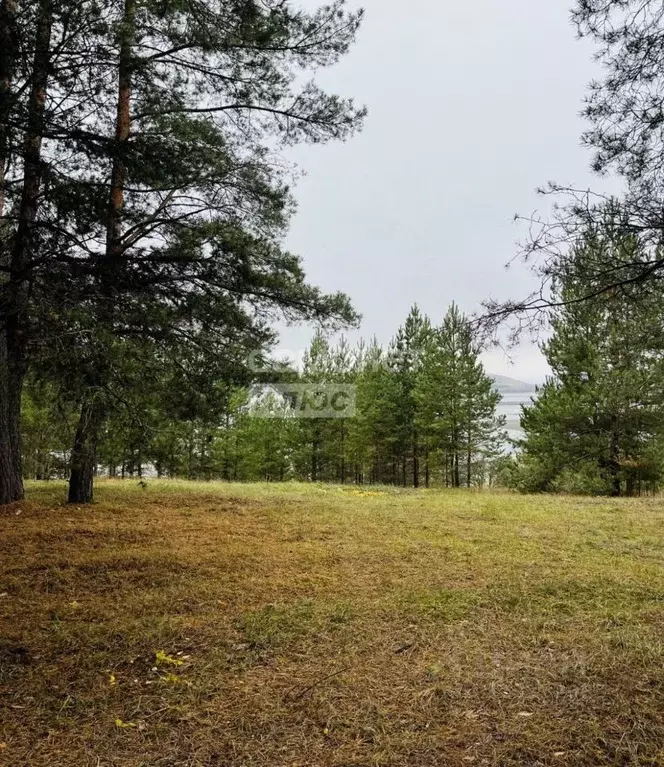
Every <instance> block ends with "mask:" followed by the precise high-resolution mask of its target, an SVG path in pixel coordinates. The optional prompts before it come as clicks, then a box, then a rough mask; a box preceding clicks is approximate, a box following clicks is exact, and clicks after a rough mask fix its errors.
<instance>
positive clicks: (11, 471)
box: [0, 331, 23, 505]
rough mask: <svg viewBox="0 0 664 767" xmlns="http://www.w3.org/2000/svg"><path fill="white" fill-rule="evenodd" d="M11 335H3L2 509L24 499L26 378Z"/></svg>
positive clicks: (0, 374)
mask: <svg viewBox="0 0 664 767" xmlns="http://www.w3.org/2000/svg"><path fill="white" fill-rule="evenodd" d="M10 337H11V334H8V333H7V332H4V331H3V332H2V333H0V505H4V504H7V503H13V502H14V501H20V500H21V499H22V498H23V474H22V470H21V390H22V382H23V374H22V371H21V369H20V368H19V369H17V368H16V365H14V364H12V362H11V357H12V356H13V355H12V354H11V353H10V350H9V349H8V342H9V341H10Z"/></svg>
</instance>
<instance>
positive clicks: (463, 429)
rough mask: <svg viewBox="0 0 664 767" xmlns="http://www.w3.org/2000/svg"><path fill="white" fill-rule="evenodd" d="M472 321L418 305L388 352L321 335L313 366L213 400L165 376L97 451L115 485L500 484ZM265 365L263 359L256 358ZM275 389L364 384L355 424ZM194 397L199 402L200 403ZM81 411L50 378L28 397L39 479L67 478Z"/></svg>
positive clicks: (109, 427)
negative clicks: (302, 406) (436, 317)
mask: <svg viewBox="0 0 664 767" xmlns="http://www.w3.org/2000/svg"><path fill="white" fill-rule="evenodd" d="M480 351H481V348H480V345H479V343H478V342H477V340H476V338H475V332H474V330H473V327H472V325H471V323H470V321H469V320H468V319H467V318H466V317H464V316H463V315H462V314H461V312H460V311H459V309H458V308H457V307H456V306H452V307H451V308H450V309H449V311H448V312H447V314H446V316H445V317H444V319H443V322H442V323H441V325H440V326H438V327H436V326H433V325H432V323H431V322H430V320H429V319H428V318H427V317H426V316H423V315H422V314H421V313H420V312H419V310H418V309H417V308H416V307H414V308H413V309H412V310H411V312H410V314H409V316H408V318H407V319H406V321H405V323H404V324H403V326H402V327H401V328H400V329H399V330H398V332H397V334H396V336H395V337H394V339H393V340H392V342H391V343H390V344H389V345H388V347H387V348H383V347H381V345H380V344H379V343H378V342H377V341H375V340H374V341H371V342H369V343H364V342H361V343H359V344H358V345H357V346H355V347H351V346H350V345H349V344H348V343H347V342H346V341H345V340H343V339H342V340H341V341H340V342H339V343H338V344H336V345H331V344H330V342H329V341H328V340H327V339H326V338H325V336H324V335H323V334H322V333H321V332H318V333H317V334H316V336H315V338H314V340H313V342H312V344H311V346H310V348H309V349H308V350H307V351H306V353H305V355H304V359H303V364H302V367H301V369H300V370H298V369H295V368H293V367H291V366H289V365H284V364H280V365H274V364H272V365H270V364H269V362H268V361H267V360H266V361H265V362H264V363H263V364H264V367H263V370H262V372H256V378H257V379H258V380H260V379H261V378H262V379H263V380H264V381H266V382H267V383H264V384H262V385H261V386H260V387H256V386H251V385H247V386H232V385H228V384H226V383H224V382H222V381H217V382H216V383H215V385H213V386H212V387H207V390H206V394H205V397H204V400H205V401H204V402H202V401H200V397H201V394H200V390H198V391H196V390H194V389H189V390H187V388H186V387H185V386H183V379H182V377H181V376H178V375H177V374H175V371H172V374H171V375H169V376H162V377H155V378H152V379H150V380H146V381H145V384H144V385H143V386H140V387H136V388H135V389H134V390H133V391H132V401H131V402H125V403H122V402H118V403H117V405H116V407H115V408H114V409H113V412H112V413H111V414H110V415H109V417H108V419H107V421H106V423H105V426H104V429H103V431H102V434H101V435H100V441H99V445H98V453H97V461H98V464H99V470H100V471H103V472H104V473H107V474H108V475H110V476H118V475H120V476H125V477H126V476H133V477H141V476H144V475H145V476H147V475H148V474H149V475H150V476H154V475H158V476H169V477H186V478H190V479H225V480H234V481H245V480H265V481H284V480H290V479H297V480H304V481H314V482H316V481H327V482H340V483H345V482H348V483H351V482H352V483H358V484H364V483H385V484H395V485H403V486H413V487H418V486H431V485H435V486H447V487H463V486H465V487H470V486H479V485H483V484H485V483H487V482H491V481H492V479H493V473H494V465H495V461H496V459H497V458H498V456H499V455H500V454H501V450H502V448H503V447H504V443H505V439H506V436H505V434H504V430H503V426H504V419H503V418H501V417H498V416H497V415H496V406H497V404H498V402H499V401H500V394H499V393H498V392H497V391H495V389H494V385H493V380H492V379H491V378H490V377H489V376H488V375H487V374H486V372H485V370H484V368H483V365H482V363H481V361H480ZM254 359H255V358H254ZM270 381H279V382H284V381H290V382H291V383H298V384H306V385H308V386H310V387H311V390H312V391H314V392H315V391H316V389H317V388H318V389H325V387H326V386H328V387H329V386H331V387H332V388H333V387H334V385H335V384H343V385H345V386H352V387H353V391H354V395H355V403H354V404H355V407H354V410H353V412H352V413H349V417H338V418H311V417H301V416H302V415H304V416H308V415H310V414H308V413H304V414H302V413H299V412H298V411H297V409H295V408H293V407H292V404H291V403H290V402H289V401H288V400H287V399H285V398H284V397H283V396H282V394H281V393H280V392H279V391H278V390H277V389H276V388H273V387H271V385H270ZM192 398H193V399H199V401H195V402H192ZM75 416H76V414H75V412H74V410H73V409H72V408H71V406H68V405H67V403H66V398H63V396H62V393H60V394H58V392H57V390H56V388H55V387H54V386H53V385H52V384H51V383H49V382H48V381H44V380H41V381H37V380H35V381H31V382H29V384H28V386H26V391H25V400H24V420H23V440H24V444H25V447H26V449H25V460H26V469H27V470H28V472H29V473H30V474H31V475H32V476H34V477H36V478H44V477H48V476H57V475H58V474H60V473H63V472H66V469H67V466H68V464H69V456H68V452H67V451H68V450H69V445H70V442H71V439H72V437H73V433H74V424H75V421H76V417H75Z"/></svg>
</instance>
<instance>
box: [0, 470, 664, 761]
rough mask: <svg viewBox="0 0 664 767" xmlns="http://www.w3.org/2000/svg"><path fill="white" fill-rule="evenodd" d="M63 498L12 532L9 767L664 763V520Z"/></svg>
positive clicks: (503, 506)
mask: <svg viewBox="0 0 664 767" xmlns="http://www.w3.org/2000/svg"><path fill="white" fill-rule="evenodd" d="M61 497H62V487H60V486H53V485H51V486H41V487H37V486H34V487H32V488H31V489H30V493H29V500H28V501H26V502H25V503H22V504H20V505H18V506H16V507H15V508H13V509H10V510H6V511H4V512H2V513H0V557H1V560H0V621H1V623H0V742H1V743H2V745H1V746H0V764H2V765H12V766H13V765H22V766H23V765H25V767H62V766H64V765H71V766H72V767H73V766H76V767H87V765H89V766H90V767H176V765H177V767H194V765H195V766H196V767H203V766H205V767H213V766H215V765H216V766H221V765H223V766H224V767H226V766H227V765H228V767H240V765H242V766H243V767H281V766H282V765H283V766H284V767H285V766H286V765H289V766H293V767H294V766H295V765H300V767H304V766H305V765H306V766H311V767H314V766H315V767H324V766H327V765H330V766H331V765H334V766H335V767H351V766H353V767H359V766H360V765H367V766H369V765H395V766H396V765H409V766H411V765H412V767H429V766H431V767H433V766H434V765H436V766H439V765H443V766H447V765H450V767H455V766H456V765H459V766H463V765H473V764H475V765H505V766H507V765H520V766H522V767H523V766H527V765H532V766H534V765H575V766H576V765H664V663H663V661H664V631H663V629H664V601H663V599H664V568H663V567H662V565H663V564H664V537H663V530H664V528H663V523H664V505H662V503H661V502H660V501H654V500H649V501H648V500H643V501H620V502H616V501H593V500H580V499H572V498H566V499H565V498H551V497H542V498H523V497H516V496H511V495H507V494H504V495H503V494H489V493H486V494H478V493H467V492H458V493H453V492H450V493H433V492H432V493H426V492H399V491H387V490H385V491H380V490H374V491H372V492H370V493H361V492H358V491H357V490H354V489H351V488H346V489H340V488H321V487H304V486H297V485H288V486H271V487H268V486H265V485H250V486H233V485H230V486H229V485H218V484H213V485H200V484H199V485H196V484H187V483H161V482H159V483H157V482H154V483H150V484H149V486H148V488H147V489H145V490H144V489H142V488H140V487H138V486H137V485H136V484H135V483H124V484H123V483H120V482H115V483H110V482H106V483H100V487H99V492H98V503H97V504H95V506H94V507H92V508H80V509H78V508H75V507H73V508H72V507H67V506H64V505H62V504H61V503H60V499H61ZM19 512H20V513H19ZM160 651H162V653H163V655H162V656H161V660H159V661H158V660H157V653H159V652H160Z"/></svg>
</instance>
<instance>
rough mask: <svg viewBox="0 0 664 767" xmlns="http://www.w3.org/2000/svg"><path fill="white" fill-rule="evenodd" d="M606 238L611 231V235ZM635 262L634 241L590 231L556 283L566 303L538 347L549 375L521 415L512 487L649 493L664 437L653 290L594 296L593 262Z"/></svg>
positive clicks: (661, 341)
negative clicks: (590, 294)
mask: <svg viewBox="0 0 664 767" xmlns="http://www.w3.org/2000/svg"><path fill="white" fill-rule="evenodd" d="M609 231H610V230H609ZM598 251H603V253H604V256H605V257H609V254H610V253H611V252H616V253H618V254H619V257H620V258H626V257H629V258H630V259H631V260H632V261H633V262H635V263H637V264H638V262H639V260H640V259H641V258H643V255H642V253H641V251H640V249H639V244H638V241H637V240H636V239H635V238H631V237H627V238H625V237H621V238H619V239H618V240H615V239H612V238H611V237H610V234H609V233H607V234H605V236H603V237H600V236H596V235H595V234H593V235H592V236H589V237H588V239H587V240H586V242H585V243H584V244H583V245H582V246H581V247H579V248H577V249H576V251H575V253H574V258H573V260H572V261H570V265H569V268H568V270H567V271H566V273H565V274H564V276H563V277H562V279H561V280H560V282H559V287H558V293H557V295H558V296H559V298H560V301H561V303H562V304H563V306H562V308H560V309H559V310H558V311H557V312H556V314H555V315H554V318H553V320H552V329H553V335H552V337H551V339H550V340H549V341H547V342H546V343H545V344H544V346H543V350H544V353H545V355H546V357H547V360H548V362H549V364H550V365H551V368H552V370H553V376H552V377H551V378H550V379H549V380H548V381H547V383H546V384H545V385H544V386H543V387H542V388H541V389H540V391H539V392H538V396H537V398H536V399H535V401H534V402H533V404H532V405H531V406H530V407H527V408H525V409H524V412H523V416H522V426H523V429H524V430H525V432H526V439H525V440H524V441H523V443H522V445H521V448H522V454H521V461H520V468H519V471H518V472H517V473H516V475H515V478H514V481H515V483H516V484H517V485H518V486H520V487H521V488H522V489H525V490H535V491H542V490H565V491H569V492H581V491H584V492H589V493H603V494H610V495H621V494H627V495H632V494H634V493H635V492H637V491H639V490H641V489H643V488H646V487H656V486H657V484H658V482H659V478H660V475H661V470H662V458H663V457H664V456H663V455H662V451H661V448H662V434H663V430H664V323H663V322H662V314H661V302H662V295H661V293H660V292H659V291H656V292H655V291H652V292H647V293H645V294H644V295H642V296H641V298H640V300H639V301H634V300H632V297H631V296H630V295H629V294H622V293H619V292H614V293H612V294H610V295H607V296H605V297H604V298H603V299H602V300H596V301H592V302H589V301H583V300H581V301H579V300H577V299H578V298H579V297H582V296H583V295H584V294H585V292H587V291H588V290H592V289H593V274H594V272H593V270H592V266H593V264H594V262H595V255H596V253H597V252H598Z"/></svg>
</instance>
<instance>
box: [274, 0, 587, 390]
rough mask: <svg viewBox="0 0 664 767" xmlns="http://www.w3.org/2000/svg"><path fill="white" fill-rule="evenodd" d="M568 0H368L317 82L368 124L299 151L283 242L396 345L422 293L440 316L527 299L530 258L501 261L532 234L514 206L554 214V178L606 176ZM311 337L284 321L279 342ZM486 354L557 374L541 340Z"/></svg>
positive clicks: (513, 369)
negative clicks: (588, 134) (336, 61)
mask: <svg viewBox="0 0 664 767" xmlns="http://www.w3.org/2000/svg"><path fill="white" fill-rule="evenodd" d="M570 3H571V0H553V2H542V1H541V0H540V1H539V2H535V1H534V0H474V2H472V3H470V2H467V1H466V0H456V1H455V2H452V1H444V2H443V1H441V0H409V2H408V3H405V2H403V1H402V0H365V1H364V2H363V3H362V5H363V6H364V7H365V8H366V19H365V22H364V26H363V28H362V30H361V32H360V35H359V38H358V41H357V44H356V45H355V47H354V48H353V50H352V52H351V53H350V54H349V55H348V57H347V58H346V59H344V61H343V62H342V63H341V64H340V65H339V66H337V67H336V68H334V69H333V70H329V71H324V72H322V73H320V75H319V77H318V80H319V82H320V83H321V84H322V85H324V87H325V88H326V89H328V90H331V91H335V92H338V93H340V94H343V95H352V96H354V97H355V98H356V99H357V100H358V101H359V102H360V103H366V104H367V106H368V107H369V117H368V120H367V123H366V127H365V129H364V131H363V132H362V133H361V134H360V135H358V136H356V137H355V138H353V139H351V140H350V141H348V142H347V143H345V144H330V145H328V146H323V147H321V146H314V147H299V148H297V149H296V150H295V151H294V152H293V157H294V159H295V161H296V162H297V163H298V164H299V165H300V167H301V168H302V169H303V170H304V171H305V173H306V176H305V178H303V179H302V180H301V181H300V182H299V183H298V185H297V188H296V190H295V193H296V197H297V200H298V203H299V210H298V213H297V216H296V218H295V220H294V222H293V226H292V231H291V234H290V237H289V241H288V245H289V247H290V248H291V249H292V250H293V251H294V252H297V253H299V254H301V255H302V256H303V258H304V261H305V265H306V271H307V275H308V278H309V280H310V281H311V282H312V283H314V284H317V285H319V286H321V287H322V288H324V289H326V290H330V291H332V290H342V291H344V292H346V293H348V294H349V295H350V296H351V298H352V300H353V303H354V305H355V307H356V309H357V310H358V311H359V312H361V313H362V315H363V317H364V319H363V323H362V331H361V334H362V335H363V336H365V337H367V338H368V337H371V336H373V335H376V336H377V337H378V338H379V339H380V340H381V341H383V342H385V343H387V342H388V341H389V339H390V338H391V337H392V336H393V335H394V333H395V331H396V329H397V327H398V326H399V325H400V324H401V323H402V322H403V320H404V319H405V317H406V315H407V313H408V310H409V308H410V306H411V305H412V304H413V303H417V304H418V305H419V306H420V308H421V309H422V310H423V311H424V312H426V313H427V314H429V315H430V316H431V318H432V320H434V321H435V322H439V321H440V319H442V316H443V314H444V313H445V310H446V308H447V306H448V305H449V304H450V303H451V302H452V301H456V302H457V303H458V304H459V305H460V306H461V308H462V309H463V310H464V311H466V312H468V313H471V312H473V311H475V310H477V309H478V308H479V305H480V302H481V301H482V300H483V299H485V298H487V297H489V296H491V297H494V298H506V297H509V296H511V297H520V296H523V295H524V294H525V293H527V292H528V290H529V288H530V287H531V286H532V278H531V277H530V275H529V273H528V271H527V270H526V268H525V267H524V266H522V265H520V264H518V265H515V266H513V267H512V268H511V269H510V270H509V271H506V270H505V269H504V265H505V263H506V262H507V261H509V260H510V259H511V258H512V257H513V256H514V254H515V252H516V244H515V243H516V241H517V240H518V239H519V238H520V236H521V235H522V234H523V231H522V230H519V228H518V226H517V225H515V224H514V222H513V220H512V219H513V216H514V214H515V213H517V212H518V213H521V214H529V213H531V212H532V211H533V210H535V209H539V210H545V209H546V204H547V203H546V201H545V200H544V199H542V198H540V197H538V196H537V195H536V194H535V189H536V187H537V186H539V185H542V184H544V183H545V182H546V181H548V180H554V179H555V180H556V181H559V182H561V183H573V184H575V185H580V186H583V187H586V186H589V185H591V184H592V185H593V186H595V187H596V186H598V183H597V181H596V180H594V179H593V177H592V175H591V173H590V171H589V159H590V158H589V153H588V152H587V150H585V149H583V148H582V147H581V145H580V134H581V132H582V130H583V127H584V122H583V120H582V118H581V117H579V112H580V109H581V105H582V99H583V95H584V91H585V88H586V85H587V83H588V81H589V80H590V79H591V77H592V75H593V73H594V72H595V71H596V70H595V65H594V64H593V62H592V52H593V51H592V48H591V47H590V46H589V45H588V44H587V43H586V42H585V41H583V42H579V41H578V40H577V39H576V35H575V32H574V29H573V27H572V25H571V23H570V21H569V6H570ZM305 4H306V5H308V6H313V5H316V3H314V2H312V1H311V0H307V2H306V3H305ZM358 4H359V3H358ZM311 334H312V331H311V329H310V328H299V329H297V328H295V329H287V330H286V331H285V332H283V334H282V342H281V344H280V348H281V349H284V350H289V351H290V352H291V353H292V354H293V355H294V354H296V353H298V352H299V350H300V349H301V348H302V347H304V346H306V345H307V343H308V341H309V339H310V337H311ZM349 335H350V338H352V339H355V338H356V337H357V336H358V334H357V333H351V334H349ZM486 363H487V367H488V369H489V370H490V371H491V372H494V373H503V374H505V375H511V376H513V377H516V378H521V379H523V380H527V381H534V382H537V381H540V380H541V379H542V378H543V377H544V375H545V373H546V364H545V362H544V360H543V358H542V357H541V355H540V354H539V352H538V351H537V349H534V348H522V349H521V350H520V351H518V352H517V353H516V354H515V355H514V364H510V362H509V361H508V360H507V359H506V358H505V357H504V356H503V355H502V354H500V353H493V354H491V355H489V356H488V358H487V360H486Z"/></svg>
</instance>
